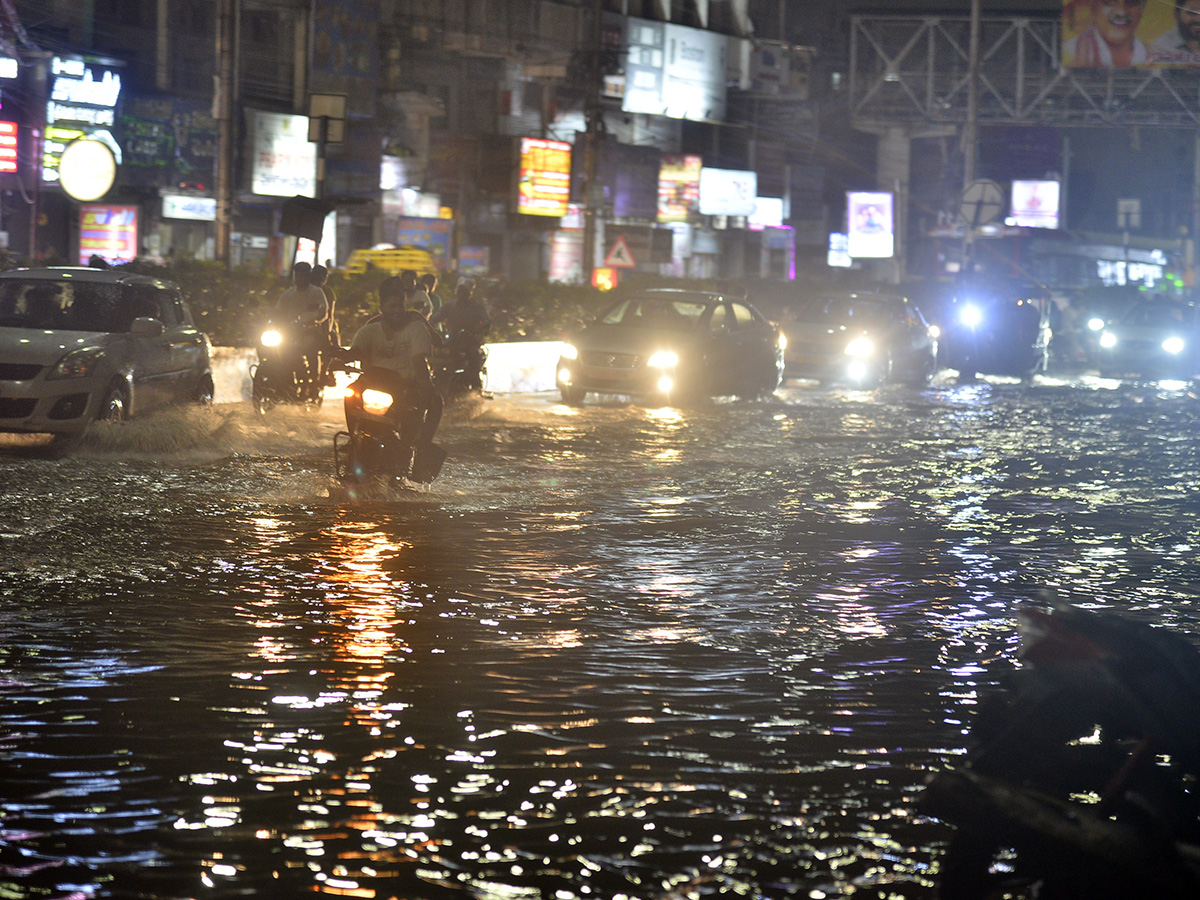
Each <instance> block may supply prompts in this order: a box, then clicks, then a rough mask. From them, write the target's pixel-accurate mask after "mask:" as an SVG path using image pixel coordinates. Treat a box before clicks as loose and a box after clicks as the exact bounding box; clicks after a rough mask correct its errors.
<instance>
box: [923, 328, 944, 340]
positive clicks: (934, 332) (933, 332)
mask: <svg viewBox="0 0 1200 900" xmlns="http://www.w3.org/2000/svg"><path fill="white" fill-rule="evenodd" d="M926 331H928V332H929V336H930V337H931V338H933V339H934V340H935V341H936V340H937V339H938V338H940V337H941V336H942V329H941V328H939V327H938V326H937V325H930V326H929V328H927V329H926Z"/></svg>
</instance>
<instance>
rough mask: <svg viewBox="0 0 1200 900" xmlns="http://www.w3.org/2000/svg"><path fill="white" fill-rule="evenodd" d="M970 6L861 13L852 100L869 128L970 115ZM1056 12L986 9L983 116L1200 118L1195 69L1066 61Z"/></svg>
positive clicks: (1121, 122) (1105, 120) (950, 122)
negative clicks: (938, 11)
mask: <svg viewBox="0 0 1200 900" xmlns="http://www.w3.org/2000/svg"><path fill="white" fill-rule="evenodd" d="M970 28H971V21H970V17H969V16H920V17H914V16H854V17H852V19H851V31H850V78H849V87H850V109H851V116H852V120H853V122H854V124H855V125H856V126H857V127H862V128H877V127H880V126H887V125H911V126H913V127H930V126H943V127H944V126H956V125H961V124H963V123H965V122H966V120H967V104H968V96H969V90H970V85H969V79H968V64H969V61H970V59H969V58H970ZM1060 47H1061V42H1060V21H1059V19H1058V18H1053V19H1051V18H1033V17H1007V16H1006V17H999V18H998V17H984V18H983V19H982V21H981V40H980V51H979V82H978V91H979V94H978V96H979V105H978V116H979V122H980V123H981V124H990V125H994V124H1020V125H1055V126H1078V127H1089V126H1090V127H1105V126H1113V125H1117V126H1133V125H1145V126H1160V127H1171V128H1182V127H1189V128H1190V127H1194V126H1195V125H1197V124H1200V70H1198V69H1186V68H1179V69H1076V68H1065V67H1064V66H1063V65H1062V64H1061V62H1060Z"/></svg>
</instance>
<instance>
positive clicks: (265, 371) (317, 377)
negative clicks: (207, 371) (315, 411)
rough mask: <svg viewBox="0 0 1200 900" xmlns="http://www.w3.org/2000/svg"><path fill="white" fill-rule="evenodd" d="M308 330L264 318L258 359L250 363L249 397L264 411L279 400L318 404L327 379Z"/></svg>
mask: <svg viewBox="0 0 1200 900" xmlns="http://www.w3.org/2000/svg"><path fill="white" fill-rule="evenodd" d="M315 343H316V342H315V341H314V339H313V337H312V334H311V330H310V329H305V328H303V327H302V326H300V325H298V324H296V323H294V322H293V323H287V324H278V323H274V322H268V323H267V325H266V327H265V328H264V329H263V331H262V333H261V334H260V335H259V338H258V346H257V350H258V362H257V363H256V364H255V365H253V366H251V367H250V377H251V388H250V397H251V400H252V401H253V402H254V408H255V409H257V410H258V411H259V412H266V411H267V410H269V409H271V408H272V407H274V406H276V405H277V404H280V403H298V404H303V405H305V406H320V404H321V401H322V400H323V399H324V390H325V386H326V384H327V383H328V382H329V380H330V379H328V378H327V375H326V372H325V364H324V359H323V356H324V354H322V353H321V352H320V350H319V348H317V347H316V346H315Z"/></svg>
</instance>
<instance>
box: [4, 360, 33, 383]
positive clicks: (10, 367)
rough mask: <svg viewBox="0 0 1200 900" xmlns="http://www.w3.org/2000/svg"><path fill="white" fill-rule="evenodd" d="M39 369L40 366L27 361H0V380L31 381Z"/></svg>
mask: <svg viewBox="0 0 1200 900" xmlns="http://www.w3.org/2000/svg"><path fill="white" fill-rule="evenodd" d="M41 370H42V367H41V366H38V365H29V364H27V363H26V364H20V363H0V381H31V380H33V379H34V378H37V374H38V372H40V371H41Z"/></svg>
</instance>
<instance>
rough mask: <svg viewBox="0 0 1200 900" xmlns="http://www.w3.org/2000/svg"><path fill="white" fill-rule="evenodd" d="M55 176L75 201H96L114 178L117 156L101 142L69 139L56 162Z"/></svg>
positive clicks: (110, 185)
mask: <svg viewBox="0 0 1200 900" xmlns="http://www.w3.org/2000/svg"><path fill="white" fill-rule="evenodd" d="M58 179H59V183H60V184H61V185H62V186H63V190H64V191H66V192H67V193H68V194H70V195H71V196H72V197H74V198H75V199H76V200H99V199H100V198H101V197H103V196H104V195H105V194H107V193H108V192H109V190H110V189H111V188H112V186H113V182H114V181H116V180H117V159H116V157H115V156H113V152H112V150H111V149H110V148H109V147H108V146H107V145H105V144H102V143H101V142H100V141H93V140H89V139H88V138H80V139H79V140H76V141H72V142H71V143H69V144H68V145H67V149H66V150H64V151H63V153H62V157H61V158H60V159H59V162H58Z"/></svg>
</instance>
